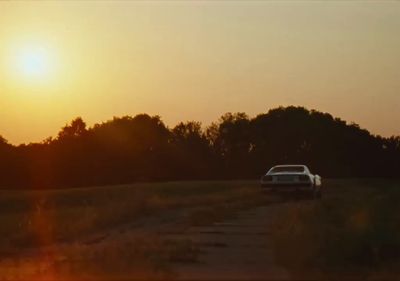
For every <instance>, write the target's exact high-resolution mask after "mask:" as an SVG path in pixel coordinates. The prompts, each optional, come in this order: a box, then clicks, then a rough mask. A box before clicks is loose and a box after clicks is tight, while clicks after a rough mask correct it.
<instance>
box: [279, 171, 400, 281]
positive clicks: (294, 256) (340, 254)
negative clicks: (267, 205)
mask: <svg viewBox="0 0 400 281" xmlns="http://www.w3.org/2000/svg"><path fill="white" fill-rule="evenodd" d="M399 202H400V183H399V181H394V180H378V179H368V180H367V179H365V180H328V181H326V184H325V196H324V199H323V200H321V201H317V202H301V201H299V202H292V203H291V204H286V205H285V208H282V212H281V213H280V215H279V219H277V220H276V223H275V225H276V227H275V228H274V245H275V249H276V251H275V252H276V253H277V256H278V259H279V261H280V262H281V263H282V264H283V265H285V267H286V268H288V269H290V270H291V272H292V273H293V275H294V276H303V277H304V278H310V277H315V276H316V277H318V278H323V277H326V276H329V277H334V278H344V277H349V278H354V277H355V278H367V277H368V278H378V279H381V278H390V279H392V278H395V277H397V278H398V277H399V276H400V270H398V268H399V261H400V204H399ZM397 278H396V279H397Z"/></svg>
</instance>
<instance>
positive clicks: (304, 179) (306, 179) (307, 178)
mask: <svg viewBox="0 0 400 281" xmlns="http://www.w3.org/2000/svg"><path fill="white" fill-rule="evenodd" d="M299 180H300V181H309V180H310V178H309V177H308V176H306V175H301V176H299Z"/></svg>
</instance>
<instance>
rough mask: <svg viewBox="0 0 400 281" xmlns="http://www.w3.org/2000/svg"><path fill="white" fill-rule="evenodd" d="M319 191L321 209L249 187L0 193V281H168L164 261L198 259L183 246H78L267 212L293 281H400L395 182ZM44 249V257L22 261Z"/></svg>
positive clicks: (150, 238)
mask: <svg viewBox="0 0 400 281" xmlns="http://www.w3.org/2000/svg"><path fill="white" fill-rule="evenodd" d="M324 191H325V192H324V196H323V199H322V200H309V199H306V198H298V197H296V196H292V195H289V196H286V195H284V196H276V195H271V194H270V193H267V194H266V193H263V192H261V190H260V188H259V185H258V183H257V182H256V181H221V182H169V183H141V184H131V185H120V186H103V187H87V188H75V189H63V190H41V191H29V190H19V191H12V190H2V191H0V225H1V228H0V277H1V278H3V279H21V278H22V279H26V277H27V276H35V278H36V277H38V276H40V277H43V276H50V277H51V276H57V278H53V279H62V278H60V276H64V277H65V278H64V279H71V278H73V279H76V276H75V275H71V274H73V273H76V272H83V271H84V272H86V273H87V275H84V276H80V278H82V279H88V278H89V277H93V278H98V277H99V276H101V277H102V278H103V279H110V276H112V277H113V278H118V277H121V276H120V275H119V274H121V273H124V274H128V275H129V273H132V272H133V273H134V274H135V275H136V276H138V274H139V273H140V274H142V275H139V276H140V277H143V278H144V279H145V278H150V279H152V278H154V276H157V278H158V277H160V275H161V276H163V278H164V277H165V276H164V275H165V274H167V275H166V276H167V277H165V278H167V279H168V278H169V277H168V268H167V266H166V264H167V263H168V262H169V261H180V262H195V261H196V255H197V251H198V250H197V249H196V246H195V245H193V243H191V241H180V242H179V243H177V242H174V241H165V240H163V239H160V237H158V236H156V235H149V234H145V235H131V236H129V237H128V236H126V237H127V238H124V239H121V240H116V241H111V242H109V243H103V244H102V243H97V242H96V241H95V240H93V243H92V242H87V243H86V244H85V243H82V241H83V240H84V239H86V241H87V237H92V236H93V237H99V236H100V237H101V234H102V233H105V232H109V231H113V230H114V229H121V227H122V226H124V225H126V224H129V223H132V222H135V221H138V220H143V219H146V218H150V217H153V218H154V217H163V216H167V215H166V214H172V216H175V214H174V212H178V213H179V214H184V215H185V216H184V220H185V223H187V224H188V225H207V224H210V223H213V222H216V221H222V220H224V219H227V218H231V217H233V216H235V214H236V213H238V212H240V211H241V210H242V209H246V208H252V207H256V206H259V205H268V204H279V206H280V208H279V209H280V211H279V215H278V216H276V218H275V222H274V224H275V226H276V227H274V228H273V229H272V232H273V240H274V241H273V244H274V252H275V253H276V256H277V260H278V262H279V263H280V264H282V265H283V266H284V267H285V268H287V269H288V271H290V272H291V273H292V274H293V276H305V277H307V276H314V275H315V276H317V277H321V276H322V277H324V276H325V277H326V276H330V277H331V276H339V277H343V276H344V275H349V276H350V277H351V276H353V274H355V275H356V276H357V277H359V276H360V274H361V275H362V276H369V277H370V276H378V277H379V276H383V277H393V274H395V276H398V274H399V272H398V271H397V270H395V269H396V268H397V265H398V264H399V263H398V262H399V260H400V254H399V253H400V235H399V234H398V233H399V232H400V205H399V203H398V202H400V184H399V181H394V180H393V181H391V180H375V179H369V180H325V181H324ZM181 219H182V218H181ZM154 224H157V221H156V222H155V223H154ZM118 237H119V236H118ZM121 237H125V236H121ZM95 239H97V238H95ZM87 244H91V245H87ZM54 245H57V246H54ZM46 247H47V248H49V249H52V250H44V251H40V254H30V256H29V255H26V254H24V253H26V252H30V253H32V251H33V252H34V251H35V249H46ZM55 249H56V250H55ZM43 253H45V254H43ZM55 253H56V254H57V255H55ZM49 262H51V263H52V265H51V270H49V266H47V267H46V263H47V264H48V263H49ZM22 268H25V269H24V270H22ZM83 269H84V270H83ZM52 274H53V275H52ZM298 274H303V275H298ZM304 274H305V275H304ZM1 278H0V279H1ZM44 279H46V278H44ZM48 279H52V278H48ZM100 279H101V278H100Z"/></svg>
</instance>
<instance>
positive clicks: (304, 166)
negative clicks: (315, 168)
mask: <svg viewBox="0 0 400 281" xmlns="http://www.w3.org/2000/svg"><path fill="white" fill-rule="evenodd" d="M275 167H303V168H307V166H306V165H276V166H273V167H272V168H275Z"/></svg>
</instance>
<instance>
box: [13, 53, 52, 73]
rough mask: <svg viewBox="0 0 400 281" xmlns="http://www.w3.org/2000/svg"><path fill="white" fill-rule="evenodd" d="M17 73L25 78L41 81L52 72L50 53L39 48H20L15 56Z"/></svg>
mask: <svg viewBox="0 0 400 281" xmlns="http://www.w3.org/2000/svg"><path fill="white" fill-rule="evenodd" d="M16 60H17V61H16V64H17V65H16V67H17V69H18V72H19V73H20V74H21V75H23V76H24V77H26V78H31V79H35V80H40V79H41V80H43V79H45V78H46V77H49V75H50V74H51V71H52V60H51V53H50V52H49V50H48V49H46V48H45V47H41V46H29V47H24V48H21V49H20V50H19V51H18V53H17V56H16Z"/></svg>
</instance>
